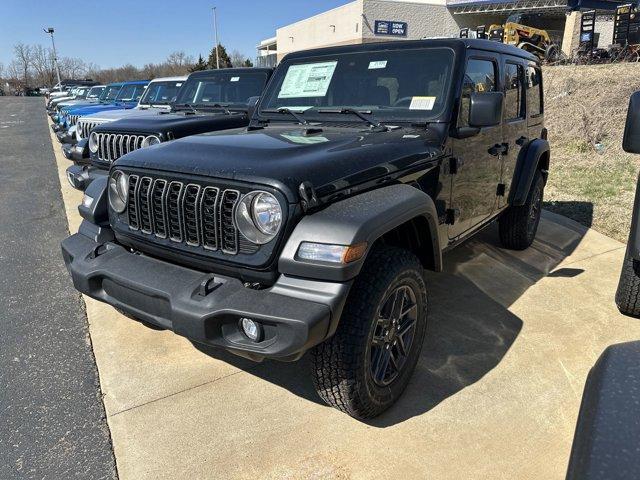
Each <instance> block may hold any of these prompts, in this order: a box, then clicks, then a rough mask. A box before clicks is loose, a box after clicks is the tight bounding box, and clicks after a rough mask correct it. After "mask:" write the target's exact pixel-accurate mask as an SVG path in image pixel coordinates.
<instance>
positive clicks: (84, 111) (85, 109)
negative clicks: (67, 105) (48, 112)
mask: <svg viewBox="0 0 640 480" xmlns="http://www.w3.org/2000/svg"><path fill="white" fill-rule="evenodd" d="M130 108H133V105H132V106H128V105H127V104H126V103H117V104H116V103H100V104H96V105H87V106H85V105H79V106H77V107H73V108H71V109H69V111H68V114H69V115H80V116H82V117H84V116H85V115H91V114H92V113H97V112H106V111H108V110H123V109H130Z"/></svg>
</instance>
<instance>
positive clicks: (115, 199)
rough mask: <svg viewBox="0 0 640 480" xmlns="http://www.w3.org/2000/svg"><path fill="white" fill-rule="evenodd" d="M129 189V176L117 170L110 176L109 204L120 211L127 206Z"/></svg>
mask: <svg viewBox="0 0 640 480" xmlns="http://www.w3.org/2000/svg"><path fill="white" fill-rule="evenodd" d="M128 190H129V176H128V175H127V174H126V173H124V172H121V171H120V170H115V171H114V172H113V173H112V174H111V176H110V177H109V205H111V208H112V209H113V210H115V211H116V212H118V213H122V212H124V209H125V208H126V207H127V192H128Z"/></svg>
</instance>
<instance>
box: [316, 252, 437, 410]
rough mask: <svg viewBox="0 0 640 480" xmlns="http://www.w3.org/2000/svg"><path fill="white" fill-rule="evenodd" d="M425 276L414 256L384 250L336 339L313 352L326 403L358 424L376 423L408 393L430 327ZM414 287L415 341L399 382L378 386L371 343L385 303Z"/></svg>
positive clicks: (372, 260)
mask: <svg viewBox="0 0 640 480" xmlns="http://www.w3.org/2000/svg"><path fill="white" fill-rule="evenodd" d="M423 274H424V271H423V268H422V266H421V264H420V262H419V260H418V259H417V258H416V256H415V255H413V254H412V253H410V252H408V251H406V250H403V249H400V248H395V247H387V246H380V247H376V248H374V250H373V251H372V252H371V253H370V254H369V257H368V258H367V260H366V262H365V265H364V266H363V268H362V270H361V272H360V274H359V275H358V277H357V278H356V279H355V281H354V284H353V286H352V288H351V291H350V293H349V296H348V298H347V302H346V304H345V307H344V310H343V312H342V316H341V319H340V324H339V326H338V329H337V331H336V333H335V335H334V336H333V337H332V338H330V339H329V340H327V341H325V342H323V343H321V344H320V345H318V346H317V347H315V348H314V349H313V351H312V359H313V381H314V386H315V388H316V391H317V392H318V395H320V397H321V398H322V400H324V401H325V402H326V403H327V404H329V405H331V406H332V407H335V408H337V409H338V410H341V411H343V412H345V413H347V414H348V415H351V416H352V417H354V418H357V419H366V418H372V417H375V416H377V415H379V414H380V413H382V412H383V411H385V410H386V409H388V408H389V407H390V406H391V405H393V404H394V403H395V401H396V400H397V399H398V397H400V395H401V394H402V392H403V391H404V389H405V388H406V386H407V384H408V382H409V380H410V378H411V375H412V373H413V371H414V369H415V366H416V363H417V361H418V358H419V356H420V350H421V349H422V343H423V341H424V335H425V332H426V324H427V289H426V285H425V281H424V276H423ZM404 286H409V287H410V288H411V289H413V290H412V291H413V293H414V294H415V304H416V309H417V310H416V316H417V318H416V320H415V330H414V333H413V335H414V336H413V339H412V342H411V345H410V347H409V349H408V350H409V351H408V353H407V355H406V357H405V361H404V365H403V367H402V368H400V369H399V372H398V373H397V377H396V378H395V379H394V380H393V381H392V382H391V383H389V384H388V385H386V386H380V385H378V384H376V382H375V381H374V379H373V375H372V373H371V371H370V368H371V366H372V360H371V352H372V350H371V349H372V348H374V347H372V345H371V341H372V340H371V339H372V336H373V335H374V332H376V326H377V325H379V324H378V317H379V315H380V309H381V308H382V307H383V305H382V303H384V302H385V299H387V298H388V296H389V294H390V292H393V291H394V290H396V289H397V288H398V287H404Z"/></svg>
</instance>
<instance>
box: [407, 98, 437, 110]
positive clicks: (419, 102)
mask: <svg viewBox="0 0 640 480" xmlns="http://www.w3.org/2000/svg"><path fill="white" fill-rule="evenodd" d="M435 103H436V97H411V104H410V105H409V110H433V106H434V105H435Z"/></svg>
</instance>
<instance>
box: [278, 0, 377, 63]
mask: <svg viewBox="0 0 640 480" xmlns="http://www.w3.org/2000/svg"><path fill="white" fill-rule="evenodd" d="M364 1H366V0H356V1H354V2H351V3H347V4H346V5H343V6H341V7H337V8H334V9H332V10H328V11H326V12H323V13H321V14H319V15H315V16H313V17H309V18H306V19H304V20H301V21H299V22H296V23H292V24H291V25H287V26H285V27H282V28H279V29H278V30H277V31H276V38H277V42H278V60H281V59H282V57H284V56H285V55H286V54H287V53H289V52H293V51H300V50H309V49H311V48H318V47H327V46H332V45H347V44H354V43H362V11H363V2H364Z"/></svg>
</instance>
